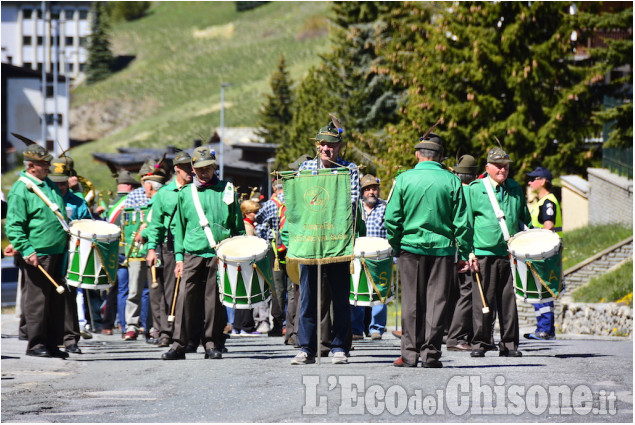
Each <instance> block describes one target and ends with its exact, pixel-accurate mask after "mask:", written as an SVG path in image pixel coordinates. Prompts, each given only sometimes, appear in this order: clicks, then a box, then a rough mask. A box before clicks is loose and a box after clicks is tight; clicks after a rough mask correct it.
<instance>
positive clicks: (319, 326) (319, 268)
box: [317, 263, 322, 366]
mask: <svg viewBox="0 0 635 425" xmlns="http://www.w3.org/2000/svg"><path fill="white" fill-rule="evenodd" d="M317 274H318V275H317V362H318V366H319V365H321V364H322V362H321V360H322V346H321V342H322V341H321V338H320V335H321V334H322V332H321V331H322V264H319V263H318V266H317Z"/></svg>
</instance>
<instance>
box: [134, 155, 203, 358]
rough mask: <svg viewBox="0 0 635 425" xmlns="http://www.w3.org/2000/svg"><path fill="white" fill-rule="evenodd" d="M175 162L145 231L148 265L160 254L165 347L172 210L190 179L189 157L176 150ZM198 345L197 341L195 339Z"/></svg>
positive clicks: (164, 342) (163, 342)
mask: <svg viewBox="0 0 635 425" xmlns="http://www.w3.org/2000/svg"><path fill="white" fill-rule="evenodd" d="M172 162H173V164H174V175H175V177H174V179H172V181H170V183H168V184H167V185H166V186H164V187H163V189H162V190H160V191H159V192H158V193H157V194H156V195H155V197H154V201H153V204H152V218H151V222H150V225H149V226H148V229H147V231H146V233H147V235H148V254H147V256H146V261H147V265H148V267H152V266H155V265H156V262H157V249H160V251H161V255H162V263H163V267H162V268H161V269H160V270H162V278H161V279H158V280H159V282H160V284H159V288H160V290H161V292H162V293H163V297H162V301H163V305H162V306H161V308H160V312H161V319H160V323H155V324H154V326H155V327H159V341H158V345H159V347H167V346H169V345H170V344H171V343H172V334H173V333H174V322H173V321H169V320H168V316H169V315H170V312H171V310H172V303H173V301H174V287H175V284H176V277H175V276H174V266H175V265H176V263H175V261H174V225H175V222H174V213H175V212H176V201H177V199H178V196H179V192H180V191H181V190H182V189H183V188H184V187H185V186H186V185H187V184H188V183H190V182H191V181H192V158H191V157H190V154H188V153H187V152H185V151H181V152H178V153H177V154H176V155H175V156H174V160H173V161H172ZM197 345H198V341H197Z"/></svg>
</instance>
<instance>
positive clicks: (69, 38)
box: [64, 37, 73, 46]
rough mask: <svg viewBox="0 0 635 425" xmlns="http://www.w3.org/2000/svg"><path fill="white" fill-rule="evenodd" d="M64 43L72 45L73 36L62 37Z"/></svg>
mask: <svg viewBox="0 0 635 425" xmlns="http://www.w3.org/2000/svg"><path fill="white" fill-rule="evenodd" d="M64 45H65V46H72V45H73V37H65V38H64Z"/></svg>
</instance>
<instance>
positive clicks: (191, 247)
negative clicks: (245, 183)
mask: <svg viewBox="0 0 635 425" xmlns="http://www.w3.org/2000/svg"><path fill="white" fill-rule="evenodd" d="M192 167H193V170H194V179H193V182H192V183H191V184H190V185H188V186H186V187H185V188H184V189H183V190H181V191H180V192H179V197H178V200H177V203H176V205H177V208H176V213H175V216H174V223H175V224H174V254H175V260H176V266H175V267H174V273H175V276H177V277H179V276H180V278H181V282H180V285H181V286H180V288H179V295H178V297H177V306H176V313H175V316H176V321H175V324H174V335H173V340H174V342H173V343H172V345H171V347H170V349H169V350H168V351H167V352H165V353H163V355H162V356H161V358H162V359H163V360H180V359H185V348H186V345H187V342H188V332H191V326H192V325H193V324H196V323H199V322H201V321H203V320H204V321H205V327H204V329H203V337H202V342H203V345H204V348H205V358H206V359H221V358H222V357H223V356H222V351H223V348H224V347H225V334H224V333H223V330H224V328H225V324H226V323H227V313H226V310H225V308H224V307H223V305H222V304H221V301H220V298H219V296H218V285H217V283H216V281H217V276H216V274H217V269H218V262H217V257H216V249H215V248H216V246H217V245H218V243H220V242H221V241H223V240H224V239H227V238H229V237H232V236H238V235H242V234H244V233H245V227H244V225H243V219H242V214H241V212H240V207H239V205H238V199H237V196H236V191H235V190H234V187H233V185H232V184H231V183H229V182H226V181H222V180H219V179H218V177H216V170H217V169H218V163H217V162H216V157H215V156H214V155H213V154H212V152H210V150H209V148H208V147H206V146H201V147H199V148H196V149H195V150H194V152H193V154H192Z"/></svg>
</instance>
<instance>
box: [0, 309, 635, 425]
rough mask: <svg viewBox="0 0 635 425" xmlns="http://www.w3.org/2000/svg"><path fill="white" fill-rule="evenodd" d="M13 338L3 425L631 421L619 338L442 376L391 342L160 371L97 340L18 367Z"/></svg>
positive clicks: (275, 346) (130, 348)
mask: <svg viewBox="0 0 635 425" xmlns="http://www.w3.org/2000/svg"><path fill="white" fill-rule="evenodd" d="M16 330H17V320H16V318H15V317H14V315H7V314H3V315H2V333H3V339H2V407H1V410H2V418H1V419H2V422H135V423H136V422H170V423H171V422H185V423H189V422H375V421H382V422H387V421H390V422H510V421H513V422H517V421H522V422H537V421H540V422H543V421H549V422H629V423H630V422H632V420H633V342H632V341H624V340H618V339H615V338H613V339H579V338H575V337H569V338H572V339H565V338H567V336H564V337H561V338H559V339H558V340H557V341H554V342H549V343H545V342H542V341H539V342H526V343H525V342H523V343H522V344H521V349H522V351H523V353H524V356H523V357H522V358H515V359H507V358H504V359H503V358H499V357H498V356H497V353H488V356H487V357H485V358H484V359H472V358H470V357H469V354H467V353H456V352H444V354H443V357H442V360H443V362H444V368H443V369H423V368H420V367H419V368H416V369H399V368H395V367H392V366H391V362H392V361H393V360H394V359H396V358H397V357H398V355H399V341H398V340H397V339H395V338H393V337H392V336H391V335H386V336H385V338H384V339H383V340H381V341H370V340H364V341H360V342H357V343H356V344H355V350H354V351H353V352H352V357H351V359H350V364H349V365H332V364H331V362H330V358H329V359H323V362H322V364H321V365H319V366H318V365H307V366H290V365H289V361H290V360H291V358H292V357H293V356H294V355H295V353H296V350H295V349H293V348H291V347H288V346H285V345H283V344H282V338H267V337H242V338H236V337H234V338H231V339H230V340H229V341H228V348H229V350H230V352H229V353H227V354H225V356H224V358H223V359H222V360H205V359H204V358H203V353H202V352H201V350H200V348H199V352H198V353H196V354H190V355H188V356H187V360H185V361H172V362H167V361H162V360H160V354H161V353H162V352H163V351H165V349H160V348H157V347H154V346H151V345H148V344H146V343H145V341H134V342H129V341H123V340H121V338H120V337H119V336H104V335H96V336H95V338H93V339H92V340H82V341H81V342H80V347H81V348H82V349H83V350H84V354H82V355H73V356H72V357H70V358H69V359H68V360H61V359H40V358H33V357H27V356H25V355H24V352H25V349H26V342H25V341H19V340H18V339H17V338H16V336H15V335H16V333H17V331H16ZM558 394H563V398H562V399H563V400H564V401H563V402H562V403H560V404H558V403H556V399H557V398H558V397H556V396H557V395H558ZM362 397H363V398H362ZM550 397H551V399H552V400H551V401H550ZM491 400H493V402H491ZM488 407H490V409H489V410H488Z"/></svg>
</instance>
